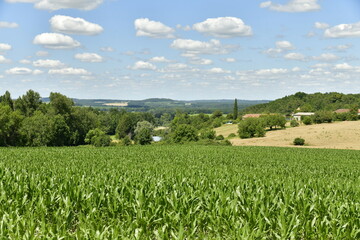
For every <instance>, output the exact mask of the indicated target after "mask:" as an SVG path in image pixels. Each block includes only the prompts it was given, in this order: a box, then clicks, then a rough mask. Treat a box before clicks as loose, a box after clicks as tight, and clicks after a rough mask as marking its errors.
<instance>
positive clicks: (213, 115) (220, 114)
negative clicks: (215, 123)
mask: <svg viewBox="0 0 360 240" xmlns="http://www.w3.org/2000/svg"><path fill="white" fill-rule="evenodd" d="M222 115H223V113H222V112H221V111H220V110H216V111H214V112H213V113H212V115H211V117H212V118H220V117H222Z"/></svg>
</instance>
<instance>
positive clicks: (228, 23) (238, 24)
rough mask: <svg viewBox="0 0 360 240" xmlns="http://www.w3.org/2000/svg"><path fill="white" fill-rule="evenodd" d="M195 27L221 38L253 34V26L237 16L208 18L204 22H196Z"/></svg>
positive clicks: (201, 31) (206, 33)
mask: <svg viewBox="0 0 360 240" xmlns="http://www.w3.org/2000/svg"><path fill="white" fill-rule="evenodd" d="M193 29H194V30H196V31H198V32H200V33H203V34H205V35H210V36H214V37H220V38H231V37H243V36H251V35H252V29H251V27H250V26H247V25H245V23H244V22H243V20H241V19H240V18H236V17H219V18H208V19H207V20H205V21H204V22H200V23H196V24H194V25H193Z"/></svg>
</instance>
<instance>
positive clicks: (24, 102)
mask: <svg viewBox="0 0 360 240" xmlns="http://www.w3.org/2000/svg"><path fill="white" fill-rule="evenodd" d="M41 104H42V101H41V97H40V94H39V93H37V92H35V91H33V90H29V91H27V92H26V94H25V95H23V96H21V97H19V98H18V99H17V100H16V101H15V104H14V105H15V109H16V110H19V111H20V112H21V113H22V114H23V115H24V116H27V117H29V116H32V115H33V114H34V112H35V111H36V110H38V109H39V108H40V106H41Z"/></svg>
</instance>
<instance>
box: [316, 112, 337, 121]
mask: <svg viewBox="0 0 360 240" xmlns="http://www.w3.org/2000/svg"><path fill="white" fill-rule="evenodd" d="M333 118H334V116H333V113H332V112H330V111H319V112H316V113H315V115H314V117H313V119H314V123H317V124H320V123H325V122H327V123H331V122H332V121H333Z"/></svg>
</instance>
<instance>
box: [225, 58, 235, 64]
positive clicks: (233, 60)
mask: <svg viewBox="0 0 360 240" xmlns="http://www.w3.org/2000/svg"><path fill="white" fill-rule="evenodd" d="M222 60H223V61H224V62H228V63H234V62H236V59H235V58H224V59H222Z"/></svg>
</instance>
